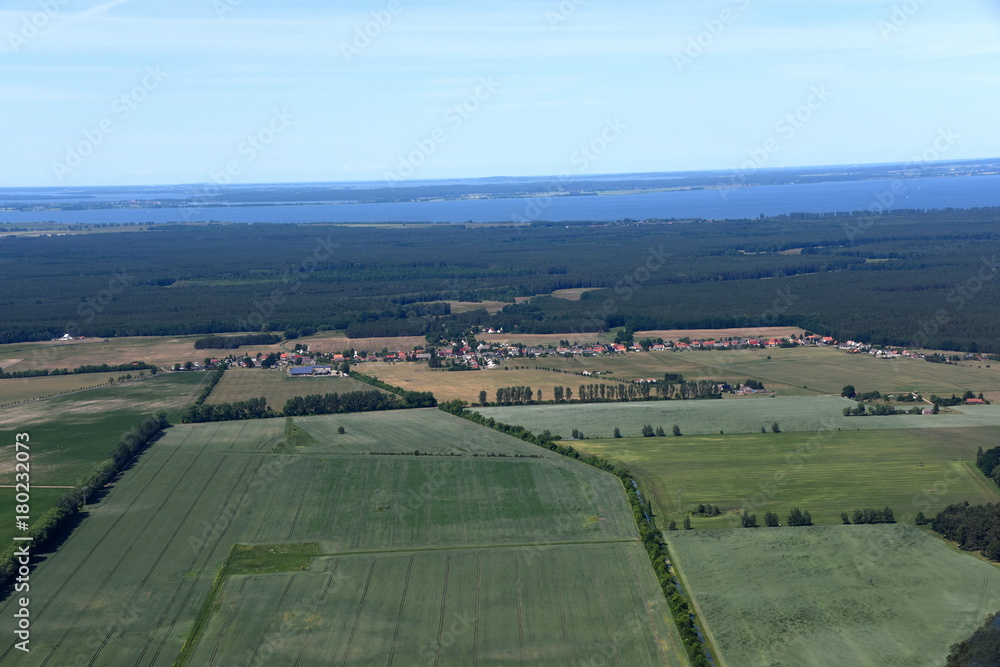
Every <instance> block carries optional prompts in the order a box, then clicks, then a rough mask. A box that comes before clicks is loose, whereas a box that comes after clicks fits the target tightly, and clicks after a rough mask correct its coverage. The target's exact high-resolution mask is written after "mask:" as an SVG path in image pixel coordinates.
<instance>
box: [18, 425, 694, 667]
mask: <svg viewBox="0 0 1000 667" xmlns="http://www.w3.org/2000/svg"><path fill="white" fill-rule="evenodd" d="M410 414H412V415H413V417H412V418H411V421H409V422H404V421H402V420H401V419H400V417H399V415H398V413H396V412H389V413H370V414H367V415H364V419H365V420H366V421H367V423H368V425H369V426H370V427H371V428H376V427H375V425H376V424H381V427H382V429H383V431H384V433H383V434H382V435H381V436H379V435H378V434H376V433H375V432H374V431H372V432H370V433H369V434H368V437H370V438H371V439H373V440H375V441H382V442H390V443H391V442H392V441H393V439H398V438H403V437H405V438H406V439H407V443H408V444H407V445H406V446H404V447H402V448H403V449H406V448H408V447H416V448H419V449H420V450H421V451H433V450H434V449H435V447H437V448H441V444H440V443H439V438H440V437H442V435H447V434H454V435H455V436H456V437H460V436H461V431H467V432H468V433H469V434H470V435H469V436H468V437H465V438H464V444H463V445H462V447H464V451H465V453H464V454H463V455H460V456H360V455H353V454H333V453H329V452H330V451H332V449H331V445H330V443H327V442H324V440H323V436H322V434H323V433H326V432H329V430H330V429H329V428H322V427H319V426H318V424H317V422H320V421H322V420H324V419H329V420H331V421H332V422H333V424H338V423H343V422H341V421H339V420H341V417H340V416H336V415H335V416H330V417H316V418H304V419H301V420H298V419H297V420H295V421H294V422H293V425H292V426H291V427H289V426H288V421H287V420H284V419H269V420H254V421H244V422H225V423H213V424H197V425H182V426H174V427H172V428H170V429H168V431H167V433H166V435H165V437H164V438H162V439H161V440H160V441H158V442H157V443H156V444H155V445H154V446H153V447H152V448H150V450H149V451H148V452H147V453H145V454H144V455H143V456H142V458H141V460H140V462H139V463H138V464H137V465H136V466H135V467H134V468H133V469H132V470H131V471H129V472H128V473H127V474H126V475H125V476H124V477H123V478H122V479H121V480H120V481H119V482H117V483H116V485H115V488H114V489H113V490H112V491H111V492H110V493H109V494H108V496H107V497H106V499H105V500H104V501H102V502H101V503H100V504H99V505H96V506H94V507H93V508H92V510H91V512H90V516H88V517H87V518H86V520H85V521H84V523H83V524H82V526H81V527H80V528H78V529H77V530H76V531H75V532H74V533H73V535H72V536H71V537H70V538H69V539H68V540H67V541H66V543H65V544H64V545H63V546H62V547H61V548H60V549H59V550H58V551H57V552H55V553H54V554H51V555H49V556H48V557H47V558H46V559H45V561H44V562H43V563H42V564H40V565H39V566H38V567H37V569H36V570H35V571H34V572H33V574H32V592H33V596H32V617H33V619H34V623H35V625H34V626H33V627H34V628H35V629H36V630H35V634H33V643H32V652H31V653H30V654H29V655H27V656H23V657H21V656H19V664H21V663H23V664H26V665H38V664H43V663H46V664H76V663H77V661H78V660H80V661H81V662H82V663H83V664H96V665H121V664H142V665H171V664H173V663H174V661H175V660H176V659H177V658H178V657H179V656H180V655H181V649H182V646H183V645H184V644H185V642H186V643H187V647H188V650H187V652H186V653H185V654H184V655H185V657H186V658H187V659H191V662H190V663H189V664H218V665H233V664H241V665H242V664H281V663H285V662H288V663H289V664H291V663H294V662H295V661H296V659H298V660H299V662H298V664H301V665H325V664H330V651H331V650H332V651H333V654H334V655H335V656H338V657H335V658H334V661H335V662H336V663H338V664H379V663H380V661H381V662H382V663H384V662H387V660H388V654H387V653H386V651H387V650H388V651H393V654H392V655H393V660H394V664H433V660H431V661H430V662H427V661H426V660H425V657H426V655H427V651H428V650H429V651H431V652H432V653H433V654H434V655H438V653H439V652H440V663H439V664H455V665H464V664H473V662H474V661H476V660H478V664H482V665H487V664H502V663H504V662H509V661H510V660H511V659H513V660H521V661H523V662H524V664H560V665H564V664H567V661H568V660H575V661H582V660H584V659H585V658H587V657H589V656H593V655H600V654H601V652H602V651H605V652H606V651H611V650H617V651H619V653H617V654H614V655H617V656H618V658H617V660H618V663H619V664H629V665H644V664H649V665H661V664H668V665H683V664H686V660H685V659H684V658H683V657H682V651H681V649H680V647H679V644H678V640H677V638H676V631H675V629H674V627H673V625H672V624H671V622H670V618H669V612H668V609H667V606H666V602H665V600H664V599H663V596H662V594H661V593H660V590H659V587H658V585H657V582H656V580H655V577H654V574H653V571H652V569H651V568H650V567H649V565H648V560H647V559H646V556H645V554H644V552H643V550H642V549H641V547H640V546H639V543H638V537H637V533H636V529H635V525H634V522H633V519H632V516H631V510H630V508H629V506H628V504H627V502H626V500H625V495H624V491H623V489H622V488H621V483H620V481H619V480H618V479H617V478H615V477H613V476H611V475H608V474H606V473H602V472H600V471H597V470H594V469H592V468H589V467H587V466H584V465H581V464H579V463H577V462H574V461H571V460H568V459H564V458H541V459H536V458H516V457H515V455H516V454H518V453H522V452H523V451H524V450H523V447H524V445H523V443H521V442H520V441H517V440H515V439H513V438H509V437H507V436H504V435H502V434H499V433H496V432H493V431H488V430H485V429H482V428H481V427H478V426H476V425H475V424H472V423H470V422H467V421H464V420H459V419H457V418H454V417H451V416H450V415H447V414H445V413H443V412H441V411H438V410H422V411H410ZM442 422H444V423H446V424H447V425H445V426H441V425H440V424H441V423H442ZM299 424H301V425H302V426H301V427H300V426H299ZM347 424H348V429H347V430H348V433H350V431H351V430H358V431H360V427H358V428H357V429H355V427H356V426H358V425H356V424H355V425H352V424H351V423H350V422H347ZM424 426H426V427H427V428H426V429H425V428H423V427H424ZM299 429H301V430H302V431H306V432H307V433H309V435H308V436H302V434H301V432H300V431H299ZM472 431H481V432H482V433H484V434H485V435H482V436H480V435H475V436H472V435H471V433H472ZM334 432H335V429H334ZM313 433H314V434H316V435H319V436H320V437H319V438H316V436H314V435H312V434H313ZM345 435H346V434H345ZM357 437H361V435H360V433H359V434H358V436H357ZM310 438H313V439H314V440H315V442H314V444H310V445H308V446H305V447H302V446H294V445H296V444H298V445H301V443H303V442H310ZM286 439H291V441H292V443H293V446H292V447H291V449H292V450H293V451H292V453H276V451H275V450H278V451H282V450H284V451H287V450H288V448H283V447H282V446H281V443H282V442H283V441H285V440H286ZM365 446H367V445H365ZM390 447H393V448H395V447H396V445H390ZM498 452H499V453H506V454H508V456H507V457H506V458H499V457H490V456H485V455H484V456H471V455H469V454H470V453H480V454H490V453H498ZM543 453H544V452H543ZM299 543H308V544H310V545H315V546H311V547H310V550H309V551H307V552H305V553H307V554H312V555H310V556H309V558H308V559H307V561H300V560H298V558H299V557H298V556H294V557H290V556H287V555H283V554H284V553H285V547H284V546H282V545H294V544H299ZM234 544H253V545H261V548H260V549H259V550H258V551H259V552H261V554H260V556H259V558H260V561H261V562H260V563H259V564H258V565H259V567H257V566H254V567H255V568H257V569H254V568H251V567H250V566H248V565H243V566H241V567H238V568H236V569H235V570H234V571H233V572H232V573H229V574H227V575H226V576H224V577H222V578H221V579H220V580H219V585H218V586H217V587H213V581H214V580H215V578H216V575H217V574H218V573H219V571H220V567H222V565H223V563H224V562H231V561H227V556H228V555H229V554H230V552H231V548H232V547H233V545H234ZM264 545H275V546H274V547H273V548H272V547H266V546H264ZM268 552H273V553H274V554H275V555H274V558H275V559H276V560H275V561H274V562H273V563H269V562H268V561H267V555H266V554H267V553H268ZM254 554H257V551H255V552H254ZM254 557H255V558H256V557H257V556H256V555H254ZM306 562H308V565H306ZM296 563H299V565H298V566H296V565H295V564H296ZM272 565H273V566H272ZM303 567H305V568H306V569H302V568H303ZM281 570H286V571H285V572H282V571H281ZM287 570H291V571H290V572H288V571H287ZM512 571H513V578H511V572H512ZM341 575H343V576H341ZM340 582H346V583H340ZM446 582H447V583H446ZM36 587H37V588H36ZM36 591H37V592H36ZM320 591H323V592H324V596H323V597H321V598H319V597H305V598H303V597H302V595H303V594H306V593H312V594H315V593H317V592H320ZM300 603H301V604H300ZM12 604H13V600H11V599H8V600H7V601H6V602H5V604H4V605H3V607H2V608H0V614H3V615H8V616H9V615H10V614H12V613H13V609H12ZM428 608H432V609H433V610H434V613H431V614H428V612H427V609H428ZM460 615H461V616H460ZM466 618H474V619H477V620H476V621H475V623H478V627H479V632H478V633H477V632H476V631H471V632H468V633H467V634H462V633H461V630H460V628H459V627H458V625H454V624H455V623H458V622H459V621H460V619H466ZM196 620H197V621H198V623H197V624H196ZM619 640H621V641H626V642H627V646H622V647H620V648H619V649H612V648H611V644H612V643H615V642H617V641H619ZM333 647H336V648H333ZM338 650H339V651H340V653H339V654H338V653H337V651H338ZM11 651H12V649H8V651H7V653H5V654H3V655H0V661H2V660H4V659H7V658H8V657H9V656H10V654H11ZM253 651H256V656H257V658H258V662H256V663H255V662H253V660H252V652H253ZM345 659H346V663H344V662H343V661H344V660H345ZM248 660H249V662H248ZM608 660H611V658H608Z"/></svg>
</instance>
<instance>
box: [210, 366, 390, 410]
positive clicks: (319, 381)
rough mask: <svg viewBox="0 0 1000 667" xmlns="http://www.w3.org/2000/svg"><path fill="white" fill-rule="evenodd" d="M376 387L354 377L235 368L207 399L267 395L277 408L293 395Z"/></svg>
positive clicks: (215, 399) (338, 392)
mask: <svg viewBox="0 0 1000 667" xmlns="http://www.w3.org/2000/svg"><path fill="white" fill-rule="evenodd" d="M374 389H375V388H374V387H372V386H371V385H369V384H365V383H364V382H360V381H358V380H352V379H351V378H342V377H331V376H319V377H290V376H289V375H288V373H287V372H285V371H283V370H268V369H263V368H255V369H253V370H251V369H246V368H234V369H231V370H228V371H226V373H225V375H223V376H222V380H221V381H220V382H219V384H217V385H216V386H215V389H213V390H212V393H211V395H209V397H208V401H206V402H207V403H232V402H233V401H245V400H247V399H248V398H258V397H260V396H263V397H264V398H266V399H267V404H268V405H270V406H271V407H272V408H274V409H275V410H280V409H281V408H282V407H284V405H285V402H286V401H287V400H288V399H290V398H292V397H293V396H308V395H309V394H342V393H345V392H348V391H372V390H374Z"/></svg>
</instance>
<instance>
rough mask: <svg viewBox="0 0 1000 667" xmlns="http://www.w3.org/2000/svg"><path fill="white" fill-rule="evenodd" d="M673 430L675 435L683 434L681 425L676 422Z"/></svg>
mask: <svg viewBox="0 0 1000 667" xmlns="http://www.w3.org/2000/svg"><path fill="white" fill-rule="evenodd" d="M673 432H674V435H680V434H681V427H680V426H678V425H677V424H674V429H673Z"/></svg>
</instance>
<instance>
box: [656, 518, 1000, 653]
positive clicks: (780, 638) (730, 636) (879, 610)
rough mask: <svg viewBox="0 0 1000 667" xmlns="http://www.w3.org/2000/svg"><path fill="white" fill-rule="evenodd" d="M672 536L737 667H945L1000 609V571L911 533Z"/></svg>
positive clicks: (831, 529)
mask: <svg viewBox="0 0 1000 667" xmlns="http://www.w3.org/2000/svg"><path fill="white" fill-rule="evenodd" d="M669 536H670V539H669V542H670V546H671V549H672V551H673V554H674V557H675V559H676V561H677V564H678V565H679V567H680V571H681V573H682V576H683V578H684V580H685V581H686V583H687V585H688V588H689V590H690V591H691V592H692V594H693V596H694V599H695V601H696V605H697V607H698V609H699V612H700V617H701V618H702V619H703V620H704V622H705V624H706V625H707V629H708V631H709V633H710V634H711V635H712V637H713V639H714V641H715V646H716V647H717V649H718V651H719V653H720V655H721V661H720V662H721V664H722V665H724V666H727V667H743V666H744V665H746V666H750V665H754V666H755V665H772V666H774V667H800V666H802V665H824V667H857V666H859V665H866V666H872V667H939V666H940V665H943V664H944V661H945V656H946V655H947V654H948V650H949V648H950V646H951V645H952V644H954V643H956V642H959V641H961V640H963V639H965V638H967V637H968V636H969V635H970V634H972V632H973V631H974V630H976V629H977V628H978V627H979V626H980V625H981V624H982V622H983V620H984V619H985V617H986V615H987V614H990V613H992V612H993V611H995V610H996V609H997V608H998V607H1000V569H998V568H997V567H996V566H994V565H991V564H989V563H986V562H983V561H981V560H978V559H977V558H975V557H973V556H970V555H968V554H963V553H959V552H956V551H954V550H952V549H950V548H949V547H948V546H947V545H946V544H944V543H943V542H941V541H940V540H938V539H936V538H934V537H932V536H931V535H929V534H926V533H924V532H922V531H920V530H918V529H916V528H914V527H913V526H903V525H892V526H886V525H882V526H820V527H812V528H801V527H798V528H758V529H756V530H752V529H743V528H736V529H732V530H711V531H708V530H706V531H698V530H694V531H681V532H680V533H671V534H669Z"/></svg>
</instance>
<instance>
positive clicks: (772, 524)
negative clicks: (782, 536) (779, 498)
mask: <svg viewBox="0 0 1000 667" xmlns="http://www.w3.org/2000/svg"><path fill="white" fill-rule="evenodd" d="M764 525H765V526H767V527H769V528H776V527H777V526H778V525H779V524H778V515H777V514H775V513H774V512H772V511H771V510H768V511H767V512H765V513H764Z"/></svg>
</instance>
